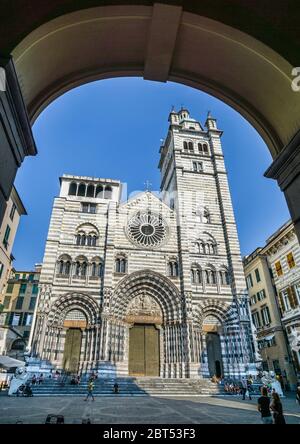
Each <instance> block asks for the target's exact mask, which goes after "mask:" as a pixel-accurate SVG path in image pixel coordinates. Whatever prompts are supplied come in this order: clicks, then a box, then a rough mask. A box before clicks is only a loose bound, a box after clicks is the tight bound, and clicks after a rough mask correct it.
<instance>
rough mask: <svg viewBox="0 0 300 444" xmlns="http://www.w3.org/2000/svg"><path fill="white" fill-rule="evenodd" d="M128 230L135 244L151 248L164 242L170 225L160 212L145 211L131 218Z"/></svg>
mask: <svg viewBox="0 0 300 444" xmlns="http://www.w3.org/2000/svg"><path fill="white" fill-rule="evenodd" d="M126 232H127V235H128V237H129V239H130V240H131V241H132V242H134V243H135V244H137V245H140V246H143V247H149V248H151V247H159V246H160V245H162V244H163V242H164V241H165V239H166V237H167V234H168V227H167V224H166V222H165V220H164V219H163V218H162V217H161V216H160V215H159V214H156V213H153V212H152V211H144V212H139V213H137V214H136V215H135V216H133V217H132V218H131V219H130V220H129V222H128V225H127V228H126Z"/></svg>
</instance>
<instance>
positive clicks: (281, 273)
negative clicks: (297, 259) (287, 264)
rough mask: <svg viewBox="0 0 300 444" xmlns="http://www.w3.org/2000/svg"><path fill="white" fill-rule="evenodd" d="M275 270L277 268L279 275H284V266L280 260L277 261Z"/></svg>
mask: <svg viewBox="0 0 300 444" xmlns="http://www.w3.org/2000/svg"><path fill="white" fill-rule="evenodd" d="M275 270H276V273H277V276H282V275H283V271H282V266H281V262H280V261H277V262H275Z"/></svg>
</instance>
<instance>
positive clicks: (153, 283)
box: [110, 270, 182, 323]
mask: <svg viewBox="0 0 300 444" xmlns="http://www.w3.org/2000/svg"><path fill="white" fill-rule="evenodd" d="M142 295H147V296H149V297H151V298H152V299H153V300H154V301H155V302H156V303H157V304H158V305H159V306H160V308H161V311H162V314H163V322H164V323H168V322H170V321H175V320H177V321H180V320H181V318H182V313H181V297H180V293H179V290H178V289H177V288H176V286H175V285H174V284H173V283H172V282H171V281H170V280H169V279H167V278H166V277H164V276H163V275H161V274H160V273H157V272H154V271H152V270H143V271H138V272H134V273H131V274H130V275H129V276H126V277H125V278H124V279H122V280H121V282H120V283H119V284H118V286H117V288H116V289H115V291H114V293H113V295H112V298H111V304H110V313H111V315H112V316H114V317H116V318H118V319H120V320H123V319H124V318H125V315H126V309H127V306H128V305H129V303H130V301H131V300H132V299H133V298H134V297H136V296H142Z"/></svg>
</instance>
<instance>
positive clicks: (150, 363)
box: [129, 324, 159, 376]
mask: <svg viewBox="0 0 300 444" xmlns="http://www.w3.org/2000/svg"><path fill="white" fill-rule="evenodd" d="M129 332H130V333H129V374H130V375H132V376H159V330H157V329H156V328H155V326H154V325H149V324H136V325H134V326H133V327H132V328H131V329H130V330H129Z"/></svg>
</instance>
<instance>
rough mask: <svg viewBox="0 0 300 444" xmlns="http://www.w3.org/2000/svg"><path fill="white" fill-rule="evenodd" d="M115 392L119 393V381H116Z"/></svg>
mask: <svg viewBox="0 0 300 444" xmlns="http://www.w3.org/2000/svg"><path fill="white" fill-rule="evenodd" d="M114 393H119V384H118V383H117V381H116V382H115V383H114Z"/></svg>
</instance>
